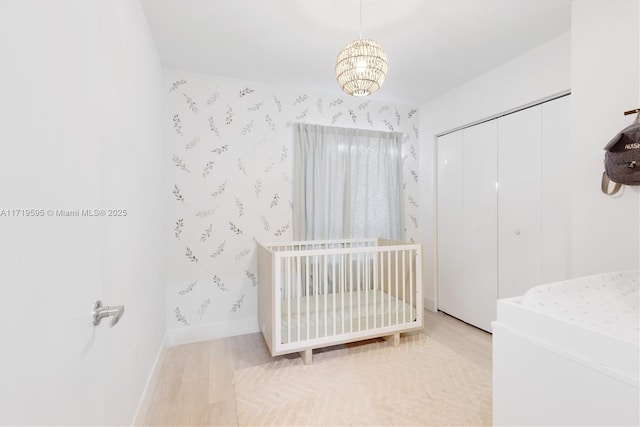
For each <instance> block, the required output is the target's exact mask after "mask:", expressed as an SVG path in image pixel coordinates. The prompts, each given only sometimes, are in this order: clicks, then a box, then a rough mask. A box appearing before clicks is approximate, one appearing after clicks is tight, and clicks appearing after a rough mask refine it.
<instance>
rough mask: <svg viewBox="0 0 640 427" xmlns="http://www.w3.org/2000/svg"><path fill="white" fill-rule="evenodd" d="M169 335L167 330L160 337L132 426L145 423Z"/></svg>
mask: <svg viewBox="0 0 640 427" xmlns="http://www.w3.org/2000/svg"><path fill="white" fill-rule="evenodd" d="M168 336H169V331H166V332H165V333H164V338H162V342H161V343H160V348H159V349H158V354H156V359H155V360H154V362H153V365H152V366H151V371H150V372H149V377H148V378H147V383H146V384H145V386H144V389H143V390H142V395H141V396H140V401H139V402H138V407H137V408H136V412H135V414H134V416H133V423H132V424H131V425H133V426H143V425H145V418H146V416H147V412H148V410H149V406H150V405H151V400H152V398H153V393H152V391H153V390H155V388H156V384H157V383H158V378H159V377H160V371H161V370H162V364H163V363H164V357H165V355H166V353H167V338H168Z"/></svg>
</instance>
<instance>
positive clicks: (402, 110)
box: [163, 70, 419, 344]
mask: <svg viewBox="0 0 640 427" xmlns="http://www.w3.org/2000/svg"><path fill="white" fill-rule="evenodd" d="M165 90H166V92H165V93H166V94H167V96H168V100H167V105H168V111H167V112H166V115H165V117H164V118H163V124H164V128H165V144H166V152H167V156H166V158H165V160H164V164H165V166H166V174H167V177H168V179H169V181H168V182H167V184H166V185H165V186H164V187H163V195H164V197H165V200H166V207H165V209H166V211H167V212H168V215H169V218H168V223H167V225H166V226H165V229H164V233H163V235H164V238H165V239H164V242H165V245H166V247H167V258H166V265H167V269H168V271H167V304H168V305H167V312H168V322H169V326H170V327H171V328H172V329H171V334H170V343H171V344H177V343H184V342H191V341H197V340H203V339H210V338H215V337H220V336H228V335H235V334H242V333H247V332H254V331H257V330H258V323H257V292H256V279H257V268H256V266H257V264H256V250H255V249H256V241H264V242H273V241H291V240H292V238H293V237H292V229H291V220H292V217H291V215H292V205H291V200H292V198H291V191H292V165H291V157H292V154H293V153H292V146H291V142H292V131H291V126H290V125H291V123H293V122H307V123H316V124H323V125H334V126H342V127H356V128H363V129H378V130H385V131H396V132H403V133H406V134H407V139H406V141H405V142H404V144H403V157H404V169H403V171H404V181H405V189H406V192H405V197H404V200H405V213H406V216H405V225H406V232H405V238H406V239H407V240H417V238H418V230H419V228H418V227H419V222H418V204H417V199H418V176H419V174H418V166H419V163H418V159H419V157H418V156H419V152H418V148H419V143H418V126H419V119H418V114H417V108H414V107H411V106H405V105H393V104H386V103H381V102H379V101H376V99H375V96H374V97H371V98H367V99H358V98H352V97H349V96H347V95H344V94H342V92H339V89H337V90H336V92H337V93H334V94H331V93H328V94H319V93H313V92H309V91H306V90H303V89H297V88H293V87H282V86H274V85H264V84H259V83H255V82H247V81H241V80H234V79H226V78H220V77H215V76H207V75H202V74H195V73H189V72H185V71H178V70H168V71H167V74H166V81H165ZM178 192H179V193H178ZM372 237H374V236H372Z"/></svg>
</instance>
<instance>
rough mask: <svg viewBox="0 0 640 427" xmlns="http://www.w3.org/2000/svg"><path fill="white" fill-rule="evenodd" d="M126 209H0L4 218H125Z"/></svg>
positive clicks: (0, 214)
mask: <svg viewBox="0 0 640 427" xmlns="http://www.w3.org/2000/svg"><path fill="white" fill-rule="evenodd" d="M128 214H129V212H128V210H127V209H0V218H5V217H31V218H38V217H125V216H127V215H128Z"/></svg>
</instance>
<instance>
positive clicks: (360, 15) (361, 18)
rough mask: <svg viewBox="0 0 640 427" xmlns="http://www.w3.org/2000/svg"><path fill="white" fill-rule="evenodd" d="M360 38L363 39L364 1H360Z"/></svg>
mask: <svg viewBox="0 0 640 427" xmlns="http://www.w3.org/2000/svg"><path fill="white" fill-rule="evenodd" d="M360 38H362V0H360Z"/></svg>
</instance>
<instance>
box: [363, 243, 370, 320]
mask: <svg viewBox="0 0 640 427" xmlns="http://www.w3.org/2000/svg"><path fill="white" fill-rule="evenodd" d="M364 264H365V265H364V283H365V287H364V289H365V293H364V315H365V319H366V320H365V328H366V329H367V330H369V288H370V287H371V284H370V283H369V280H370V278H371V268H370V266H369V254H368V253H365V254H364Z"/></svg>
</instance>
